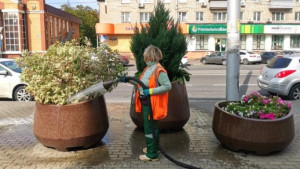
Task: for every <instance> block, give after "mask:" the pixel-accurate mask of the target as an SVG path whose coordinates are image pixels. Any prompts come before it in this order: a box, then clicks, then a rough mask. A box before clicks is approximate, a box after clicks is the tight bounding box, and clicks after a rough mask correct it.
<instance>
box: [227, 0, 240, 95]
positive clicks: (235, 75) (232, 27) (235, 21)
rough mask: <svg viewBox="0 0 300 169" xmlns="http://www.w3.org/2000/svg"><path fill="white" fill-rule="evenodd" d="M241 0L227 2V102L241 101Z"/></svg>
mask: <svg viewBox="0 0 300 169" xmlns="http://www.w3.org/2000/svg"><path fill="white" fill-rule="evenodd" d="M239 16H240V0H227V17H228V18H227V67H226V100H227V101H239V100H240V96H239V74H240V73H239V72H240V55H239V51H240V28H239V27H240V21H239V19H240V17H239Z"/></svg>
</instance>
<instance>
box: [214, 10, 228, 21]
mask: <svg viewBox="0 0 300 169" xmlns="http://www.w3.org/2000/svg"><path fill="white" fill-rule="evenodd" d="M226 20H227V13H226V12H214V21H226Z"/></svg>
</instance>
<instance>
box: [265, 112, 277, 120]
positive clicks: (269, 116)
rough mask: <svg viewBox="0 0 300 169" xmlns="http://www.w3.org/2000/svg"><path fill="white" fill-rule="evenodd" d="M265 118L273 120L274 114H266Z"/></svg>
mask: <svg viewBox="0 0 300 169" xmlns="http://www.w3.org/2000/svg"><path fill="white" fill-rule="evenodd" d="M265 118H266V119H271V120H274V118H275V114H274V113H268V114H266V115H265Z"/></svg>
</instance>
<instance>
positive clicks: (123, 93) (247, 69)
mask: <svg viewBox="0 0 300 169" xmlns="http://www.w3.org/2000/svg"><path fill="white" fill-rule="evenodd" d="M263 66H264V64H253V65H240V76H239V84H240V95H243V94H246V93H251V92H253V91H259V92H260V93H262V94H263V95H267V94H268V93H267V92H266V91H262V90H260V88H259V87H258V86H257V83H256V79H257V77H258V75H259V73H260V70H261V68H262V67H263ZM188 68H189V70H187V71H188V72H189V73H190V74H191V80H190V81H189V82H186V87H187V92H188V97H189V99H190V100H198V99H214V98H217V99H226V66H223V65H203V64H201V63H200V62H199V60H194V61H192V62H190V66H188ZM127 72H128V75H129V76H133V75H134V73H135V72H136V67H135V65H134V63H133V65H132V66H129V67H128V70H127ZM132 90H133V86H132V85H130V84H128V83H119V85H118V87H117V88H116V89H114V90H113V91H112V92H111V93H108V94H106V95H105V98H106V101H108V102H114V101H119V102H130V100H131V93H132Z"/></svg>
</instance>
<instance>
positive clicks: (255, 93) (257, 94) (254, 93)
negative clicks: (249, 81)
mask: <svg viewBox="0 0 300 169" xmlns="http://www.w3.org/2000/svg"><path fill="white" fill-rule="evenodd" d="M252 94H253V95H255V96H260V94H259V93H258V92H256V91H254V92H252Z"/></svg>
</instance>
